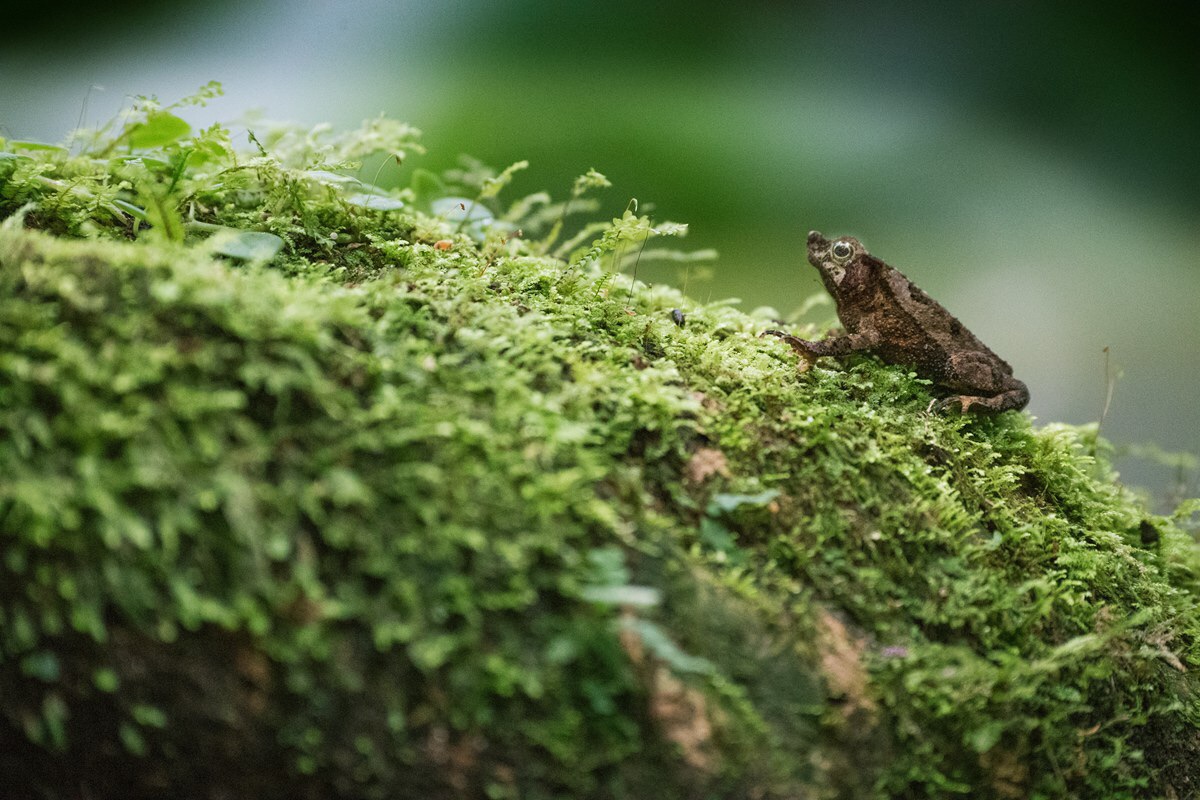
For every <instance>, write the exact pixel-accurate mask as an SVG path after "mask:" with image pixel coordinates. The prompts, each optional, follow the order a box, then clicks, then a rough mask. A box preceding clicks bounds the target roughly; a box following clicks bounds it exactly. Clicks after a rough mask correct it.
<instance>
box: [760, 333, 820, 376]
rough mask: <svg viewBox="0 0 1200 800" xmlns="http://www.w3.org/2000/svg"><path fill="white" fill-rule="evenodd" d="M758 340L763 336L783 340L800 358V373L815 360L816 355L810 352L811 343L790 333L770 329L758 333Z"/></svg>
mask: <svg viewBox="0 0 1200 800" xmlns="http://www.w3.org/2000/svg"><path fill="white" fill-rule="evenodd" d="M758 336H759V338H760V339H761V338H762V337H763V336H776V337H778V338H780V339H783V340H784V341H785V342H787V343H788V345H789V346H790V347H791V348H792V349H793V350H795V351H796V353H797V354H799V356H800V362H801V363H800V371H801V372H803V371H804V370H806V369H808V368H809V367H810V366H811V365H812V363H813V362H814V361H816V360H817V354H816V353H814V352H813V351H812V344H813V343H812V342H810V341H808V340H807V339H801V338H800V337H799V336H792V335H791V334H790V333H784V332H783V331H777V330H774V329H771V330H769V331H763V332H762V333H760V334H759V335H758Z"/></svg>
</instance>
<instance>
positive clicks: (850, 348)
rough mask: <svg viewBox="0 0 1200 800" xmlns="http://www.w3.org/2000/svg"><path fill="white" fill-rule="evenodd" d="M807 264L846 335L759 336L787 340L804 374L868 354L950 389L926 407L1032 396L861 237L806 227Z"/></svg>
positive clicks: (1013, 402) (954, 408)
mask: <svg viewBox="0 0 1200 800" xmlns="http://www.w3.org/2000/svg"><path fill="white" fill-rule="evenodd" d="M808 262H809V263H810V264H812V265H813V266H814V267H816V268H817V271H818V272H819V273H820V274H821V281H822V283H824V284H825V288H826V290H827V291H828V292H829V294H830V295H832V296H833V300H834V303H835V304H836V306H837V315H838V319H839V320H840V321H841V324H842V327H843V328H844V329H845V333H844V334H840V335H836V334H835V335H830V336H828V337H826V338H825V339H821V340H820V341H810V340H808V339H801V338H799V337H797V336H793V335H791V334H789V333H787V332H785V331H781V330H767V331H763V332H762V333H761V334H760V336H775V337H778V338H780V339H782V340H783V341H784V342H786V343H787V344H788V345H790V346H791V348H792V349H793V350H794V351H795V352H796V353H797V354H798V355H799V356H800V371H801V372H803V371H805V370H807V369H808V368H809V367H810V366H811V365H812V364H813V363H815V362H816V360H817V359H818V358H822V357H826V356H832V357H834V358H843V357H845V356H848V355H851V354H853V353H865V354H868V355H875V356H878V357H879V358H880V359H881V360H883V361H884V362H885V363H888V364H895V365H899V366H905V367H909V368H911V369H912V370H913V371H914V372H915V373H916V374H917V375H918V376H920V377H922V378H925V379H927V380H929V381H930V382H931V383H932V384H933V386H934V387H935V389H937V390H939V391H940V392H948V394H947V395H946V396H944V397H935V398H934V399H933V400H932V401H930V403H929V406H928V408H927V409H926V411H927V412H933V413H940V412H958V413H962V414H967V413H968V412H970V413H973V414H996V413H1000V412H1003V411H1019V410H1020V409H1022V408H1024V407H1025V405H1026V404H1027V403H1028V402H1029V388H1028V387H1027V386H1026V385H1025V384H1024V383H1022V382H1021V381H1020V380H1017V378H1015V377H1013V369H1012V367H1011V366H1009V364H1008V362H1006V361H1005V360H1004V359H1002V358H1000V356H998V355H996V354H995V353H993V352H992V351H991V350H990V349H988V347H987V346H986V345H984V343H983V342H981V341H980V340H979V338H978V337H977V336H975V334H973V333H971V331H969V330H967V327H966V326H965V325H963V324H962V322H960V321H959V320H958V318H957V317H955V316H954V315H953V314H951V313H950V312H949V311H947V310H946V309H945V308H943V307H942V305H941V304H940V303H938V302H937V301H936V300H934V299H933V298H932V297H930V296H929V295H928V294H926V293H925V292H924V291H922V290H921V289H920V288H918V287H917V285H916V284H914V283H913V282H912V281H910V280H909V279H908V278H906V277H905V276H904V274H903V273H901V272H900V271H899V270H898V269H896V268H894V267H891V266H888V265H887V264H886V263H884V262H883V261H882V260H881V259H879V258H876V257H875V256H873V255H871V254H870V253H869V252H867V249H866V248H865V247H864V246H863V244H862V242H860V241H859V240H858V239H856V238H854V237H853V236H841V237H838V238H835V239H826V238H825V237H824V236H823V235H821V233H820V232H819V231H811V232H810V233H809V234H808Z"/></svg>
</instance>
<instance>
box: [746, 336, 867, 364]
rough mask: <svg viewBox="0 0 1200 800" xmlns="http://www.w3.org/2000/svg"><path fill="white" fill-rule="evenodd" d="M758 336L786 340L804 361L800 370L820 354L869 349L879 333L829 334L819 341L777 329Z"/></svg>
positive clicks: (841, 353) (839, 353) (835, 354)
mask: <svg viewBox="0 0 1200 800" xmlns="http://www.w3.org/2000/svg"><path fill="white" fill-rule="evenodd" d="M759 336H777V337H779V338H780V339H783V341H785V342H787V343H788V345H790V346H791V348H792V349H793V350H795V351H796V352H797V353H798V354H799V355H800V358H801V359H802V360H803V361H804V364H803V366H802V367H801V368H800V371H801V372H803V371H804V370H806V369H808V367H809V366H811V365H812V363H813V362H814V361H816V360H817V359H818V358H821V357H822V356H834V357H838V356H845V355H849V354H850V353H855V352H858V351H860V350H870V349H871V348H872V347H874V346H875V345H877V344H879V334H877V333H873V332H868V331H861V332H859V333H847V334H845V335H843V336H831V337H829V338H828V339H822V340H821V341H819V342H814V341H811V340H809V339H801V338H800V337H798V336H792V335H791V334H790V333H784V332H783V331H778V330H769V331H763V332H762V333H760V334H759Z"/></svg>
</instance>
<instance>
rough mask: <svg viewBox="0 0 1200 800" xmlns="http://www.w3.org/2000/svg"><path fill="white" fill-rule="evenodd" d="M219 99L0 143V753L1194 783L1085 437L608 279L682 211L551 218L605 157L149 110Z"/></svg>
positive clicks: (633, 783)
mask: <svg viewBox="0 0 1200 800" xmlns="http://www.w3.org/2000/svg"><path fill="white" fill-rule="evenodd" d="M216 92H217V87H215V86H210V87H206V88H205V89H204V90H202V92H201V93H200V94H199V95H197V97H195V98H192V99H190V100H189V101H186V102H185V103H183V104H174V105H171V106H163V105H162V104H160V103H158V102H157V101H154V100H153V99H142V100H140V101H139V102H138V103H137V105H136V106H135V108H133V109H132V110H131V113H130V114H129V115H127V116H126V117H124V118H123V119H122V120H120V121H118V122H116V123H114V124H113V125H111V126H108V127H106V128H105V129H103V130H101V131H97V132H91V133H88V134H85V135H79V136H76V137H75V140H74V143H73V144H71V145H69V146H64V147H56V146H49V145H42V144H36V143H28V142H25V143H22V142H4V141H0V216H3V217H6V218H7V219H6V221H5V222H4V223H3V227H2V228H0V430H3V433H4V436H2V437H0V475H3V476H4V477H3V479H2V480H0V556H2V558H0V615H2V616H0V693H2V695H3V696H4V697H5V698H6V701H5V704H4V708H3V710H2V711H0V745H3V746H0V769H2V770H3V772H4V774H5V775H6V776H8V777H7V779H8V780H9V781H10V782H11V781H15V782H16V783H14V784H12V785H14V786H20V787H22V788H28V789H29V791H30V793H35V794H36V793H41V794H43V795H48V796H53V795H65V794H68V793H72V792H75V793H77V792H78V791H79V787H81V786H83V787H87V791H88V793H89V794H90V795H91V796H98V797H99V796H117V795H120V796H152V795H161V793H162V792H163V791H164V790H170V791H173V792H174V793H177V794H188V795H194V794H217V793H221V792H225V793H227V794H233V795H237V796H240V795H249V794H259V795H263V796H299V797H322V798H327V797H341V796H345V797H384V796H387V797H397V796H400V797H431V796H464V795H465V796H489V797H496V798H503V797H534V798H537V797H562V796H572V797H609V796H622V795H624V796H650V795H651V794H653V795H654V796H662V797H692V796H698V795H712V796H762V797H773V796H780V797H790V796H797V795H806V794H808V795H813V796H844V797H871V796H875V797H895V796H913V797H925V796H930V797H932V796H947V795H950V794H975V795H981V796H995V797H1060V796H1096V797H1140V796H1146V795H1147V794H1154V795H1166V794H1169V793H1170V792H1171V791H1174V792H1175V793H1176V794H1178V795H1180V796H1184V795H1185V794H1186V792H1187V791H1190V788H1189V787H1193V786H1194V785H1195V782H1196V781H1197V780H1200V775H1198V774H1197V772H1196V768H1195V766H1194V765H1195V764H1196V763H1200V759H1197V758H1196V755H1197V754H1198V753H1200V734H1198V728H1197V723H1198V722H1200V706H1198V705H1197V700H1196V696H1197V695H1196V688H1197V687H1196V679H1195V678H1194V677H1193V676H1194V675H1195V674H1196V672H1195V667H1196V666H1198V665H1200V653H1198V652H1197V649H1196V648H1197V645H1196V642H1197V636H1196V634H1197V631H1198V629H1200V614H1198V612H1197V603H1196V599H1197V594H1196V592H1197V586H1198V583H1197V575H1198V574H1200V570H1198V569H1197V565H1198V563H1200V562H1198V559H1197V554H1196V547H1195V542H1194V541H1193V540H1192V539H1191V538H1190V537H1189V536H1188V535H1187V534H1186V533H1185V532H1184V531H1183V530H1182V529H1181V528H1180V527H1179V525H1180V523H1181V522H1182V521H1183V520H1184V519H1185V517H1186V516H1187V515H1188V514H1191V513H1192V510H1194V505H1195V504H1194V503H1193V504H1190V505H1189V504H1184V505H1183V506H1181V507H1180V510H1179V512H1178V513H1177V515H1176V516H1175V517H1174V518H1166V517H1158V516H1154V515H1151V514H1149V513H1148V512H1147V511H1146V510H1145V509H1144V507H1143V506H1142V505H1141V504H1140V503H1139V502H1138V501H1137V499H1136V498H1134V497H1131V496H1130V495H1129V494H1128V493H1127V492H1126V491H1125V490H1123V489H1122V488H1121V487H1120V486H1119V485H1118V484H1116V483H1115V481H1114V480H1113V478H1112V476H1111V474H1110V473H1109V471H1108V468H1107V465H1106V462H1105V461H1104V452H1103V448H1093V444H1092V442H1093V437H1092V435H1091V432H1089V431H1087V430H1081V429H1076V428H1071V427H1067V426H1053V425H1052V426H1047V427H1045V428H1043V429H1040V430H1035V429H1033V428H1032V427H1031V426H1030V423H1029V420H1028V418H1027V417H1025V416H1023V415H1020V414H1016V413H1009V414H1005V415H1001V416H1000V417H997V418H994V419H976V418H942V417H932V416H928V415H926V414H924V413H923V409H924V408H925V406H926V405H927V404H928V387H927V385H925V384H924V383H923V382H921V381H920V380H918V379H916V378H915V376H913V375H911V374H908V373H906V372H905V371H904V370H902V369H898V368H895V367H888V366H884V365H881V364H879V363H878V362H875V361H871V360H860V361H857V362H854V363H852V364H851V366H850V367H849V368H846V369H840V368H839V369H824V368H821V367H816V368H814V369H811V370H809V371H808V372H807V373H805V374H804V375H803V376H797V375H796V373H795V371H794V365H793V364H792V363H791V359H790V357H789V355H788V354H787V353H786V352H785V351H784V348H782V347H780V346H778V345H777V344H776V343H773V342H766V341H763V340H759V339H757V338H756V334H757V333H758V332H759V330H761V328H762V327H764V326H765V321H762V320H758V319H756V318H754V317H751V316H748V315H746V314H743V313H741V312H739V311H736V310H734V309H732V308H730V307H728V306H727V305H724V304H710V305H697V304H695V303H693V302H691V301H689V300H688V299H687V298H686V297H684V296H682V295H681V294H680V293H679V292H677V291H675V290H673V289H669V288H666V287H648V286H644V285H641V284H637V285H636V287H635V285H634V282H633V281H632V280H631V279H627V278H625V277H624V275H622V274H620V271H621V268H622V265H623V259H628V258H630V257H631V256H633V257H636V253H637V252H638V247H639V246H640V245H641V244H642V243H643V242H644V241H645V240H646V238H648V237H654V236H659V235H667V234H679V233H682V232H683V229H682V227H681V226H675V225H673V224H671V223H652V221H651V220H650V219H649V217H648V216H644V215H639V214H637V213H636V212H635V211H634V210H633V209H632V208H629V209H628V210H627V211H626V213H624V214H621V215H613V216H614V217H615V218H612V219H611V220H609V219H606V220H604V221H602V222H595V223H592V222H584V223H582V224H581V225H580V227H579V231H580V233H579V234H577V235H575V236H568V237H567V238H566V239H565V241H563V242H562V243H560V239H562V237H563V235H564V228H565V226H566V225H567V224H568V221H571V220H572V219H573V217H574V216H575V215H577V214H579V213H586V214H592V213H595V209H596V205H595V200H594V199H592V198H589V197H586V196H585V194H586V193H588V192H593V191H599V190H603V189H604V188H605V184H606V183H607V181H605V180H603V176H600V175H599V173H595V172H592V173H589V174H588V175H586V176H584V177H583V178H581V180H580V182H578V183H577V184H576V185H575V186H574V187H571V189H570V190H569V192H568V195H569V197H568V200H567V201H565V202H562V203H555V202H554V201H553V200H552V199H551V196H550V195H549V194H548V193H541V192H539V193H536V194H534V195H530V196H527V197H524V198H519V199H516V200H514V201H511V202H507V203H505V202H503V201H502V197H503V190H504V189H505V188H506V186H507V183H508V178H510V177H511V175H512V174H513V173H514V172H515V171H516V170H517V169H521V168H523V164H522V163H521V162H518V163H517V164H514V165H513V166H512V167H510V168H509V169H507V170H502V171H500V172H499V173H496V172H492V171H491V170H488V169H486V168H485V167H483V166H482V165H479V164H477V163H467V164H464V167H463V168H462V169H460V170H455V171H452V172H450V173H447V174H443V175H432V174H430V173H427V172H423V171H421V170H419V169H412V168H411V167H410V166H409V158H408V157H409V156H410V155H414V154H419V153H420V152H421V149H420V145H419V144H418V141H417V133H416V131H415V130H414V129H412V128H410V127H408V126H405V125H401V124H398V123H394V122H392V121H389V120H385V119H376V120H372V121H369V122H368V123H365V124H364V126H363V127H362V128H361V129H359V130H357V131H352V132H349V133H344V134H338V133H335V132H333V131H330V130H328V129H326V128H318V129H316V130H313V131H299V130H295V129H288V128H279V129H270V130H267V129H262V130H255V131H253V132H252V134H251V137H250V138H249V140H248V145H247V146H246V147H236V146H234V144H233V141H234V139H235V137H234V136H233V134H232V133H231V131H230V130H228V129H227V128H224V127H222V126H213V127H210V128H208V129H205V130H201V131H193V130H192V129H191V127H190V126H189V125H188V124H187V123H186V122H185V121H184V120H183V118H182V116H181V115H182V114H183V111H182V109H184V108H186V106H187V103H188V102H204V101H206V100H207V99H209V98H210V97H211V96H212V95H214V94H215V93H216ZM363 163H368V164H370V165H371V166H369V167H363V166H362V164H363ZM368 172H370V173H371V179H370V180H368V179H367V178H366V173H368ZM377 175H383V176H385V177H386V178H387V181H389V182H390V183H391V185H392V187H393V188H386V189H385V188H381V186H379V185H377V183H376V181H377V180H379V178H378V177H377ZM589 200H590V202H589ZM621 205H622V206H623V205H624V203H622V204H621ZM626 251H628V252H626ZM614 288H619V289H620V291H614ZM629 290H633V291H629ZM676 310H683V311H685V312H686V319H687V324H686V326H685V327H681V326H680V325H678V324H676V322H675V321H674V319H673V313H672V312H673V311H676ZM1151 533H1152V534H1153V535H1150V534H1151Z"/></svg>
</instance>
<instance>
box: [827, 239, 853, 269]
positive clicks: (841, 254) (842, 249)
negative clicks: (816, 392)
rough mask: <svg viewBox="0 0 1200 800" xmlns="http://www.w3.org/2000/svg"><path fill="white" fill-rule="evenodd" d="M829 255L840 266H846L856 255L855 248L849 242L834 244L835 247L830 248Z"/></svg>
mask: <svg viewBox="0 0 1200 800" xmlns="http://www.w3.org/2000/svg"><path fill="white" fill-rule="evenodd" d="M829 254H830V255H831V256H833V260H834V261H835V262H837V263H838V264H845V263H846V262H847V261H849V260H850V257H851V256H852V255H854V248H853V247H851V246H850V243H849V242H844V241H843V242H834V243H833V247H831V248H829Z"/></svg>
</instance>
